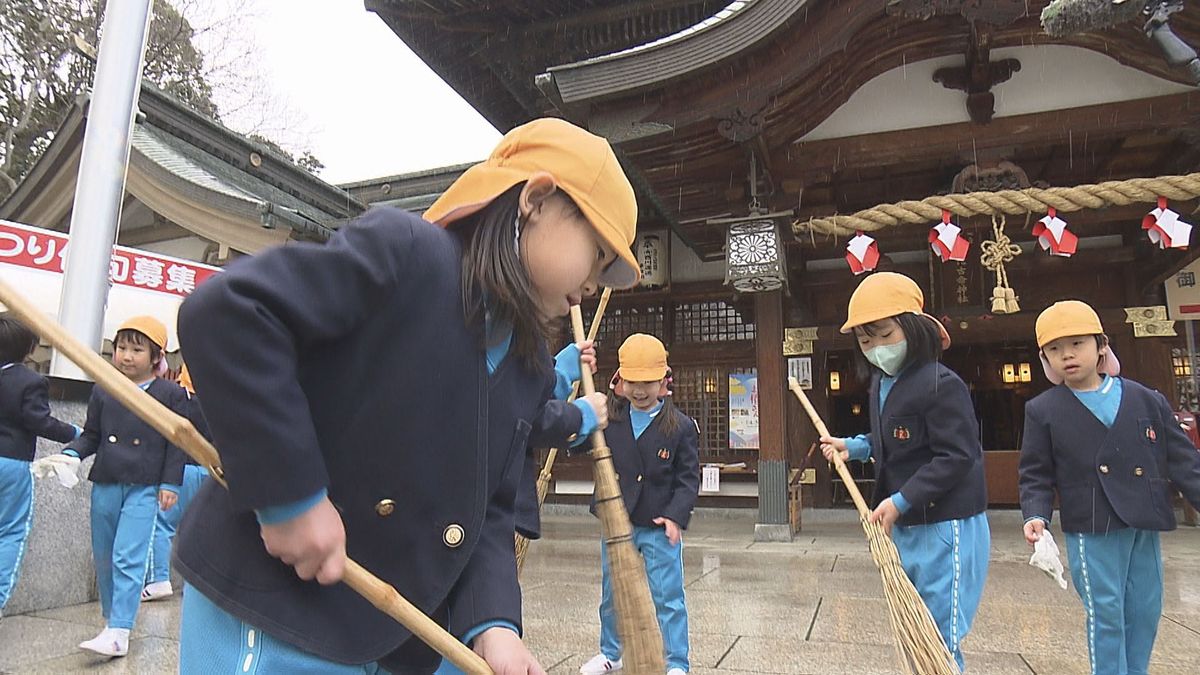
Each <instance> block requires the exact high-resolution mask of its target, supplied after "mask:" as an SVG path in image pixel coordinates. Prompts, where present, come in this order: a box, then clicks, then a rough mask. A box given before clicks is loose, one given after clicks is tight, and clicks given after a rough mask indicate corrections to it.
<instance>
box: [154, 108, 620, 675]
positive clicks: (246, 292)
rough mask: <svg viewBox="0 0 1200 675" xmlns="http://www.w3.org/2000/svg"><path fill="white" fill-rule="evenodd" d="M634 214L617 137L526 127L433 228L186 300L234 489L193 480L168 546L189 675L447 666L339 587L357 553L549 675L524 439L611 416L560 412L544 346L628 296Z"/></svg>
mask: <svg viewBox="0 0 1200 675" xmlns="http://www.w3.org/2000/svg"><path fill="white" fill-rule="evenodd" d="M636 220H637V205H636V200H635V199H634V194H633V189H632V187H631V186H630V184H629V181H628V180H627V179H626V178H625V175H624V173H623V172H622V171H621V168H620V166H619V165H618V163H617V159H616V156H615V155H614V153H613V151H612V149H611V148H610V147H609V145H608V143H607V141H605V140H604V139H603V138H600V137H598V136H594V135H592V134H590V133H588V132H586V131H584V130H582V129H580V128H578V127H576V126H574V125H571V124H570V123H568V122H565V121H562V120H556V119H542V120H535V121H533V122H530V123H528V124H525V125H523V126H520V127H517V128H516V129H513V130H512V131H510V132H509V133H508V134H506V135H505V136H504V138H503V139H501V141H500V144H499V146H498V147H497V148H496V149H495V150H494V151H493V152H492V154H491V156H490V157H489V158H488V159H487V160H486V161H484V162H482V163H481V164H478V165H476V166H474V167H471V168H470V169H468V170H467V171H466V172H465V173H464V174H463V175H462V176H461V177H460V178H459V179H458V180H457V181H456V182H455V183H454V184H453V185H451V186H450V188H449V189H447V190H446V192H445V193H444V194H443V195H442V196H441V198H439V199H438V200H437V202H435V203H434V204H433V206H432V207H431V208H430V209H429V211H427V212H426V213H425V219H421V218H418V217H416V216H415V215H412V214H410V213H407V212H404V211H400V210H397V209H390V208H380V209H375V210H372V211H370V212H369V213H367V214H366V215H364V216H363V217H362V218H360V219H358V220H357V221H355V222H353V223H350V224H348V225H346V226H344V227H342V228H341V230H340V231H339V232H338V233H337V234H336V235H335V236H334V237H333V238H332V239H331V240H330V241H329V242H328V243H327V244H324V245H315V244H293V245H289V246H284V247H279V248H276V249H273V250H269V251H266V252H263V253H262V254H260V255H258V256H256V257H254V258H249V259H244V260H241V261H238V263H236V264H234V265H231V266H230V267H229V268H227V270H226V272H225V273H224V274H221V275H218V277H216V278H213V279H211V280H209V281H208V282H205V284H204V285H202V286H200V287H199V288H198V289H197V290H196V292H195V293H194V294H193V295H192V296H191V297H189V298H188V299H187V300H185V301H184V303H183V305H182V307H181V308H180V312H179V329H180V338H181V342H182V345H183V348H184V350H185V351H186V353H187V355H188V364H189V365H190V367H191V372H192V377H193V380H194V382H195V385H196V391H197V393H198V394H199V395H200V397H201V398H202V400H203V401H204V414H205V417H206V418H207V420H208V423H209V428H210V430H211V432H212V435H213V437H214V439H215V441H216V446H217V447H218V448H220V449H221V457H222V463H223V468H224V474H225V477H226V479H227V480H228V482H229V490H228V491H224V490H222V489H220V488H219V487H218V486H216V485H214V484H212V483H211V482H210V483H209V484H208V485H206V486H205V487H204V488H202V489H201V490H200V493H199V495H197V497H196V504H195V506H194V507H193V508H191V509H189V510H188V512H187V513H186V514H184V517H183V522H182V523H181V525H180V529H179V532H178V534H177V536H176V540H175V560H174V562H175V563H176V566H177V568H178V569H179V570H180V572H181V574H182V575H183V577H184V579H185V581H186V582H187V586H185V589H184V600H183V626H182V635H181V640H180V669H181V671H182V672H183V673H185V674H187V673H208V672H233V671H234V670H235V669H236V670H237V671H239V672H241V671H243V670H244V669H248V668H251V667H253V668H254V669H256V670H257V671H258V672H289V673H293V672H294V673H303V672H321V673H363V672H374V671H376V670H377V669H378V668H381V667H382V668H386V669H389V670H395V671H399V672H406V673H429V672H433V671H434V669H435V668H437V666H438V664H439V662H440V658H439V657H438V656H437V655H436V653H434V652H433V651H432V650H430V649H429V648H428V647H426V646H425V645H424V644H422V643H421V642H420V641H419V640H417V639H415V638H413V636H412V635H411V633H409V631H408V630H407V629H405V628H404V627H403V626H401V625H399V624H398V623H396V622H395V621H393V620H392V619H391V618H389V617H387V616H386V615H384V614H382V613H381V612H379V611H378V610H376V609H374V608H373V607H371V606H370V605H369V604H368V603H367V602H366V601H365V600H363V599H362V598H361V597H359V596H357V595H356V594H355V593H354V592H353V591H351V590H350V589H349V588H347V587H346V586H344V585H341V584H338V583H337V582H338V581H339V580H340V579H341V577H342V573H343V569H344V563H345V559H346V556H347V554H349V555H350V556H351V557H353V558H354V559H355V560H356V561H357V562H359V563H361V564H362V565H363V566H364V567H365V568H366V569H368V570H370V571H371V572H373V573H374V574H376V575H378V576H379V577H380V578H382V579H383V580H384V581H386V582H388V583H390V584H392V585H393V586H395V587H396V589H397V590H398V591H399V592H400V593H401V594H402V595H404V596H405V597H406V598H407V599H408V600H409V601H410V602H412V603H413V604H414V605H416V606H417V607H418V608H419V609H421V610H422V611H424V612H425V613H427V614H429V615H431V616H432V617H434V619H435V620H437V621H439V622H441V623H442V624H443V625H445V626H446V627H447V629H448V630H449V631H450V632H451V633H452V634H454V635H456V636H457V637H459V638H460V639H462V640H463V641H464V642H466V643H468V644H469V645H471V646H472V647H473V648H474V649H475V651H476V652H478V653H479V654H480V655H481V656H482V657H483V658H484V659H485V660H486V661H487V662H488V663H489V664H490V665H491V667H492V668H493V669H494V670H496V671H497V672H505V673H534V674H537V673H542V672H543V670H542V668H541V666H540V665H539V664H538V662H537V660H536V659H535V658H534V657H533V656H532V654H530V653H529V651H528V649H526V647H525V646H524V644H523V643H522V642H521V638H520V633H521V593H520V587H519V585H518V583H517V574H516V559H515V554H514V548H513V532H514V531H515V526H516V523H515V517H514V499H515V495H516V493H517V488H518V484H519V482H520V481H521V478H522V476H523V475H524V474H525V467H526V466H529V465H527V464H526V459H527V456H528V453H527V448H528V447H529V446H531V445H532V446H535V447H547V446H550V445H557V444H561V443H565V442H566V441H567V438H568V437H569V436H570V435H571V434H573V433H581V432H583V433H586V431H587V430H588V429H589V427H587V426H586V424H587V423H588V422H589V421H590V422H591V423H592V425H593V426H603V425H604V423H605V420H606V415H607V413H606V411H605V406H604V397H603V396H602V395H600V396H592V397H588V398H586V399H584V400H582V401H578V405H572V404H567V403H565V402H562V401H557V400H551V399H552V394H553V392H554V390H555V384H556V377H555V373H554V368H553V360H552V358H551V356H550V354H549V352H548V351H547V347H546V335H547V332H548V330H549V329H550V328H551V327H557V326H559V325H560V324H561V320H562V317H563V316H564V315H566V314H567V313H568V310H569V308H570V306H571V305H572V304H576V303H578V302H579V301H580V300H581V299H582V298H583V297H584V296H586V295H591V294H593V293H595V292H596V291H597V289H598V288H599V287H600V286H602V285H603V286H610V287H614V288H625V287H628V286H631V285H633V284H634V283H636V282H637V279H638V274H639V272H638V266H637V263H636V260H635V259H634V257H633V253H632V251H631V250H630V246H631V244H632V243H633V238H634V229H635V224H636ZM582 348H583V350H584V351H590V348H589V346H588V345H583V346H582ZM585 411H586V413H585ZM585 417H586V418H587V419H585ZM248 636H253V637H248Z"/></svg>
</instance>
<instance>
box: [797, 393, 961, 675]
mask: <svg viewBox="0 0 1200 675" xmlns="http://www.w3.org/2000/svg"><path fill="white" fill-rule="evenodd" d="M788 387H789V388H790V389H791V390H792V393H793V394H795V395H796V398H797V399H799V400H800V405H802V406H804V410H805V412H807V413H808V417H809V419H811V420H812V423H813V426H815V427H816V428H817V433H819V434H820V435H821V436H829V429H828V428H826V426H825V423H824V422H823V421H821V416H820V415H818V414H817V411H816V410H815V409H813V406H812V403H810V402H809V400H808V396H806V395H805V394H804V390H803V389H801V388H800V383H799V382H797V381H796V378H794V377H790V378H788ZM833 465H834V467H835V468H836V469H837V473H838V476H840V477H841V479H842V483H843V484H845V486H846V491H847V492H849V493H850V497H851V499H853V500H854V505H855V506H856V507H857V508H858V515H859V519H860V520H861V522H862V528H863V531H864V532H866V534H867V541H868V542H869V543H870V545H871V558H872V559H874V560H875V566H876V567H878V568H879V575H880V576H881V577H882V578H883V595H884V597H885V598H886V599H887V605H888V617H889V618H890V619H891V621H892V633H893V635H894V636H895V638H896V656H897V658H898V659H899V661H900V667H901V669H902V670H903V672H904V673H906V675H957V673H958V664H957V663H955V662H954V657H953V656H951V655H950V650H949V649H947V648H946V642H945V640H943V639H942V635H941V633H939V632H938V628H937V624H935V623H934V621H933V617H932V616H931V615H930V614H929V608H927V607H926V606H925V602H924V601H923V600H921V596H920V594H918V593H917V589H916V587H915V586H913V584H912V581H911V580H909V578H908V575H907V574H905V573H904V568H903V567H902V566H901V565H900V554H899V552H898V551H896V545H895V544H893V543H892V540H891V538H890V537H888V535H887V534H886V533H885V532H884V531H883V528H882V527H880V525H879V524H878V523H872V522H870V519H869V516H870V515H871V509H869V508H867V503H866V501H865V500H864V499H863V496H862V493H861V492H859V491H858V486H857V485H855V484H854V478H853V477H852V476H851V475H850V472H849V471H847V470H846V464H845V462H843V461H842V458H841V456H840V455H839V454H838V453H836V452H835V453H834V454H833Z"/></svg>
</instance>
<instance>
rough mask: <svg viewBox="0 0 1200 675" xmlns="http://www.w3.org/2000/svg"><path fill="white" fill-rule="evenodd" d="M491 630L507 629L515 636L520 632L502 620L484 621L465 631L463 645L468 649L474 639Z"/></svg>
mask: <svg viewBox="0 0 1200 675" xmlns="http://www.w3.org/2000/svg"><path fill="white" fill-rule="evenodd" d="M492 628H507V629H509V630H511V631H512V632H514V633H516V634H517V635H520V634H521V631H520V630H518V629H517V626H516V624H514V623H512V622H511V621H505V620H503V619H495V620H493V621H484V622H483V623H481V624H479V625H478V626H475V627H474V628H472V629H471V630H469V631H467V634H466V635H464V636H462V641H463V644H465V645H467V646H468V647H470V646H471V643H472V642H474V641H475V638H477V637H479V636H480V635H483V632H484V631H486V630H490V629H492Z"/></svg>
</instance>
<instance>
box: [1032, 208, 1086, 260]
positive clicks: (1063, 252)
mask: <svg viewBox="0 0 1200 675" xmlns="http://www.w3.org/2000/svg"><path fill="white" fill-rule="evenodd" d="M1033 236H1035V237H1037V240H1038V244H1039V245H1040V246H1041V247H1042V250H1044V251H1049V252H1050V255H1057V256H1061V257H1063V258H1070V257H1071V256H1073V255H1075V250H1076V249H1077V248H1078V247H1079V237H1077V236H1075V233H1074V232H1071V231H1070V230H1068V229H1067V222H1066V221H1065V220H1062V219H1061V218H1059V217H1058V211H1057V210H1056V209H1055V208H1054V207H1053V206H1051V207H1050V208H1049V209H1047V210H1046V217H1045V218H1042V219H1041V220H1039V221H1037V224H1036V225H1034V226H1033Z"/></svg>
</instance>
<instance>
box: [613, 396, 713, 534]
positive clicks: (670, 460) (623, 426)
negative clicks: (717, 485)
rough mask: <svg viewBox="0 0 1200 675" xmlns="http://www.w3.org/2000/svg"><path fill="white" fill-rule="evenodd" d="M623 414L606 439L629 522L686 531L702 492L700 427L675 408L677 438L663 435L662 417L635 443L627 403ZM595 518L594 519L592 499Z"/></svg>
mask: <svg viewBox="0 0 1200 675" xmlns="http://www.w3.org/2000/svg"><path fill="white" fill-rule="evenodd" d="M622 410H623V412H624V414H623V415H622V416H621V419H614V420H612V421H611V422H610V423H609V425H608V428H607V429H605V430H604V438H605V440H607V441H608V447H609V449H610V450H612V456H613V469H614V470H616V472H617V482H618V483H619V484H620V486H621V495H622V496H623V497H624V499H625V510H626V511H628V512H629V521H630V522H631V523H633V524H634V525H640V526H642V527H658V526H657V525H655V524H654V519H655V518H658V517H660V516H663V517H666V518H670V519H671V520H673V521H675V524H677V525H679V527H681V528H683V529H687V526H688V522H689V521H690V520H691V519H692V509H693V508H695V506H696V498H697V496H698V495H699V492H700V451H699V443H700V439H699V434H698V432H697V431H696V422H695V421H693V420H692V418H690V417H688V416H687V415H685V414H683V412H682V411H680V410H679V409H678V408H672V411H671V412H672V414H673V415H674V416H675V419H676V421H677V423H678V428H677V429H676V430H675V433H673V434H671V435H667V434H665V433H663V430H662V423H663V420H664V418H663V415H662V413H659V414H658V415H657V416H656V417H655V418H654V419H653V420H652V421H651V422H650V426H648V427H646V430H645V431H643V432H642V435H641V436H639V437H638V438H637V439H634V437H633V424H632V422H631V420H630V417H629V403H628V402H623V403H622ZM592 512H593V513H595V501H594V498H593V502H592Z"/></svg>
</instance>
